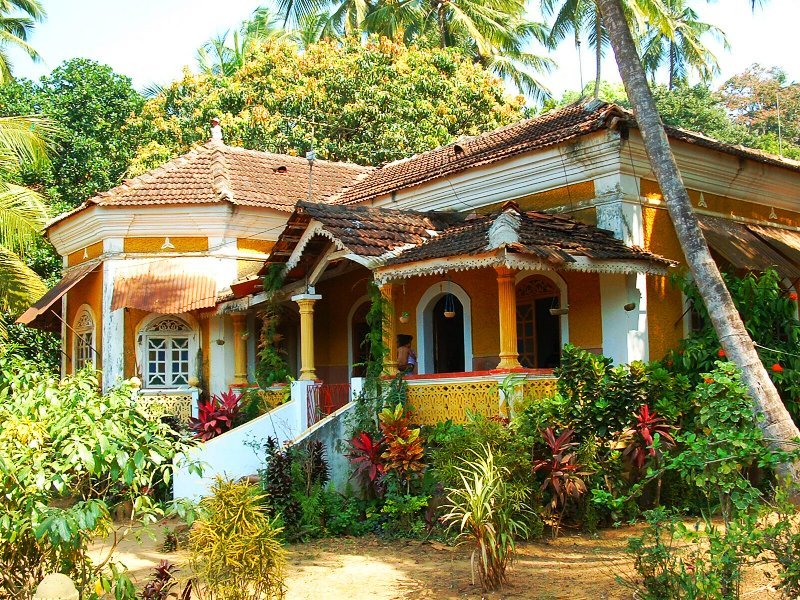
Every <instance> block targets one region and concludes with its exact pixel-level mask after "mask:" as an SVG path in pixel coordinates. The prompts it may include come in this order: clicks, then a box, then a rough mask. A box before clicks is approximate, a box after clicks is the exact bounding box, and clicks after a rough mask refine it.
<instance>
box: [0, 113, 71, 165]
mask: <svg viewBox="0 0 800 600" xmlns="http://www.w3.org/2000/svg"><path fill="white" fill-rule="evenodd" d="M58 132H59V129H58V127H57V126H56V124H55V123H54V122H53V121H52V120H50V119H48V118H45V117H38V116H22V117H0V171H5V172H9V171H13V170H15V169H18V168H19V167H20V166H25V165H30V166H41V165H44V164H47V162H48V160H49V155H50V154H51V153H52V152H55V151H56V149H57V146H56V143H55V141H54V140H55V138H56V136H57V134H58Z"/></svg>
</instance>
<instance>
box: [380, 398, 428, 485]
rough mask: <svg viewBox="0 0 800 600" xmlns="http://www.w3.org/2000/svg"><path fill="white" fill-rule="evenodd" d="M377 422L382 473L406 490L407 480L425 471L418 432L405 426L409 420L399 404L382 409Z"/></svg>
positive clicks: (416, 429) (409, 481) (422, 450)
mask: <svg viewBox="0 0 800 600" xmlns="http://www.w3.org/2000/svg"><path fill="white" fill-rule="evenodd" d="M379 418H380V428H381V433H382V434H383V442H384V446H385V450H384V451H383V454H381V458H382V459H383V460H384V461H385V462H384V464H385V468H386V471H387V472H395V473H396V474H397V476H398V477H399V478H400V479H401V480H403V481H405V482H406V489H407V490H408V487H409V486H410V483H411V479H412V478H413V477H414V476H416V475H418V474H419V473H421V472H422V471H423V470H424V469H425V462H424V461H423V456H424V454H425V449H424V447H423V446H422V440H421V439H420V429H419V428H412V427H410V426H409V422H410V417H409V415H408V413H407V412H406V409H405V407H404V406H403V405H402V404H398V405H396V406H395V407H394V408H384V409H383V411H381V413H380V415H379Z"/></svg>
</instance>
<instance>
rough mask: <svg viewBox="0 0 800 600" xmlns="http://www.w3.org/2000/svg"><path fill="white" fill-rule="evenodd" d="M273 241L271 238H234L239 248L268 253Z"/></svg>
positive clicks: (273, 243)
mask: <svg viewBox="0 0 800 600" xmlns="http://www.w3.org/2000/svg"><path fill="white" fill-rule="evenodd" d="M274 245H275V242H274V241H272V240H256V239H253V238H246V239H240V240H236V247H237V248H239V250H251V251H252V252H253V253H258V254H269V253H270V252H271V251H272V247H273V246H274Z"/></svg>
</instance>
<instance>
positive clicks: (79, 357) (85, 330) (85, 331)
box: [72, 306, 95, 373]
mask: <svg viewBox="0 0 800 600" xmlns="http://www.w3.org/2000/svg"><path fill="white" fill-rule="evenodd" d="M72 330H73V331H72V334H73V338H74V343H73V349H72V357H73V360H72V370H73V372H75V373H77V372H78V371H80V370H81V369H83V368H84V367H86V366H89V367H91V368H94V366H95V350H94V341H95V327H94V317H93V316H92V313H91V310H90V309H89V307H88V306H82V307H81V308H80V309H78V314H77V315H76V316H75V324H74V326H73V328H72Z"/></svg>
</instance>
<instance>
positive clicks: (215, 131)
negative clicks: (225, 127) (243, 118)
mask: <svg viewBox="0 0 800 600" xmlns="http://www.w3.org/2000/svg"><path fill="white" fill-rule="evenodd" d="M211 141H212V142H217V143H220V144H224V143H225V142H224V141H223V140H222V127H220V125H219V118H218V117H211Z"/></svg>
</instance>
